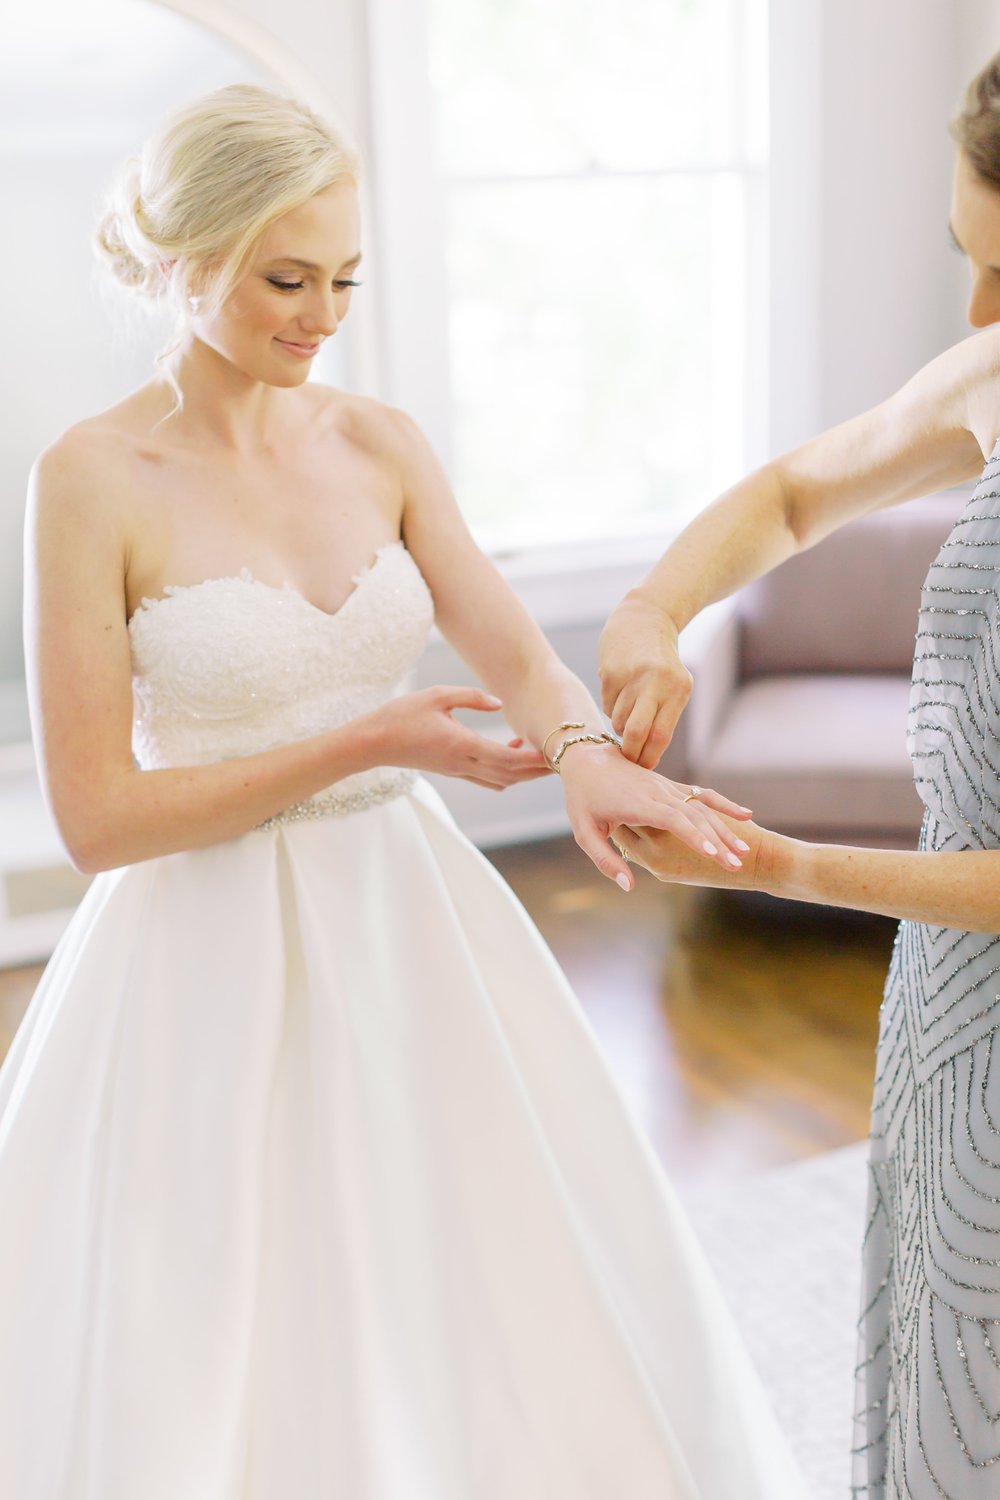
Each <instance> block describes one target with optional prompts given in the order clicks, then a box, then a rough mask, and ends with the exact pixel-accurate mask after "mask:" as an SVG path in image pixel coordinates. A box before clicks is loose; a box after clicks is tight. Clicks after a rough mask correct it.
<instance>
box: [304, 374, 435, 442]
mask: <svg viewBox="0 0 1000 1500" xmlns="http://www.w3.org/2000/svg"><path fill="white" fill-rule="evenodd" d="M304 390H305V391H309V393H310V398H311V399H312V401H313V402H314V404H315V411H316V414H317V416H318V418H319V420H320V421H321V422H323V423H324V424H328V426H329V428H330V430H334V431H336V433H337V434H338V435H339V436H340V437H341V438H345V439H347V441H348V442H351V443H353V444H354V445H355V446H356V447H358V448H361V449H364V450H365V451H366V452H367V453H369V454H371V455H372V456H373V457H384V458H394V457H396V456H398V453H399V450H400V446H401V445H404V446H405V444H406V442H407V440H408V439H409V438H410V437H411V435H412V434H413V433H415V432H416V431H417V428H416V424H415V423H414V422H413V420H412V418H410V417H408V416H407V415H406V413H405V412H402V411H400V410H399V409H398V407H395V406H389V405H387V403H386V402H384V401H377V400H376V399H375V398H374V397H373V396H357V395H355V394H354V393H353V392H351V391H341V390H336V389H335V388H334V387H332V386H322V385H310V386H307V387H304Z"/></svg>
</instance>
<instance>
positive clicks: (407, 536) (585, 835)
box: [368, 405, 749, 889]
mask: <svg viewBox="0 0 1000 1500" xmlns="http://www.w3.org/2000/svg"><path fill="white" fill-rule="evenodd" d="M368 419H369V421H371V422H372V423H373V424H374V425H375V427H376V428H377V430H376V431H373V432H372V433H370V435H369V438H370V441H371V442H372V444H373V446H375V447H377V448H378V449H379V450H380V451H381V452H382V453H384V454H387V455H389V456H391V458H392V459H393V461H394V462H395V464H396V465H397V467H398V471H399V474H400V481H401V486H402V492H403V499H404V508H403V536H404V540H405V542H406V545H407V547H408V549H409V551H410V552H411V553H412V555H413V557H414V559H415V561H416V562H417V564H418V566H419V567H420V570H421V572H422V573H423V575H424V577H425V579H426V580H427V582H428V584H429V586H430V589H431V593H432V594H433V596H434V607H435V616H436V619H437V623H438V625H439V627H440V629H441V631H442V633H443V634H444V635H445V636H446V638H447V639H448V640H449V641H450V642H451V643H452V645H454V647H455V649H456V650H457V651H458V653H459V654H460V655H461V656H462V657H463V659H464V660H465V661H466V662H467V663H468V664H469V666H470V667H471V668H472V670H473V672H474V673H475V674H476V676H477V677H478V679H479V680H480V682H482V683H483V684H484V686H485V687H486V688H487V689H488V690H489V691H490V692H491V693H494V694H495V695H496V696H497V697H498V698H499V699H501V701H502V702H503V705H504V713H505V716H506V719H507V721H508V723H509V724H510V725H511V727H512V728H513V729H514V731H515V732H516V733H517V734H518V735H520V736H521V737H522V738H523V739H525V740H527V741H528V742H530V743H531V744H532V745H534V746H535V747H537V748H538V749H541V748H542V747H543V745H544V744H545V741H546V738H547V736H549V733H550V731H552V730H556V729H557V728H558V726H559V725H561V724H582V725H583V726H585V729H586V730H589V731H592V732H600V731H601V729H602V728H603V720H602V718H601V714H600V711H599V709H598V707H597V704H596V703H595V702H594V699H593V697H592V695H591V694H590V693H589V692H588V690H587V688H586V687H585V686H584V684H583V683H582V682H581V681H580V679H579V678H578V677H576V676H575V675H574V674H573V673H572V672H571V671H570V670H569V668H568V667H566V666H565V665H564V664H563V662H561V661H560V659H559V658H558V656H557V655H556V654H555V652H554V651H553V649H552V647H551V646H550V645H549V643H548V641H547V640H546V639H545V636H544V635H543V634H542V632H541V630H540V629H539V628H538V626H537V625H536V623H535V622H534V620H532V618H531V616H530V615H529V614H528V612H527V611H526V610H525V609H524V607H523V606H522V604H521V603H520V601H519V600H518V598H517V596H516V595H515V594H514V592H513V590H512V589H511V588H510V586H509V585H508V584H507V583H506V581H505V580H504V579H503V578H502V577H501V576H500V574H499V572H498V571H497V569H496V568H495V567H494V566H493V564H492V562H491V561H490V560H489V559H488V558H487V557H485V556H484V555H483V553H482V552H481V551H480V550H479V548H478V547H477V546H476V543H475V541H474V540H473V538H472V536H471V535H470V533H469V530H468V527H467V526H466V524H465V522H464V520H463V518H462V516H461V513H460V511H459V509H458V506H457V504H456V502H455V498H454V496H453V494H452V492H451V488H450V485H449V484H448V481H447V478H446V477H445V475H444V472H443V470H442V469H441V466H440V465H439V463H438V462H437V459H436V458H435V456H434V454H433V452H432V450H431V448H430V445H429V444H428V443H427V441H426V439H425V438H424V436H423V434H422V433H421V432H420V430H419V429H418V428H417V427H416V425H415V424H414V423H413V422H412V421H410V419H409V418H408V417H406V416H405V415H403V413H401V412H397V411H393V410H391V409H390V408H387V407H375V406H374V405H373V406H372V407H370V408H369V417H368ZM572 732H573V731H568V732H566V733H563V734H554V735H552V737H551V738H550V739H549V742H548V751H549V754H553V753H556V752H557V751H558V747H559V745H560V742H561V740H562V739H565V738H566V737H567V735H568V734H569V733H572ZM559 769H560V772H561V774H562V778H563V785H564V791H565V794H566V805H567V811H568V813H569V817H570V822H571V824H572V827H573V832H574V834H575V835H576V838H577V842H578V843H579V844H580V846H581V848H583V849H584V851H585V852H586V853H587V854H588V855H589V857H590V858H591V859H592V860H593V862H594V864H595V865H596V866H597V867H598V869H599V870H600V871H601V873H602V874H604V875H606V876H608V877H609V878H611V879H617V880H618V881H619V884H621V885H623V886H624V887H625V888H626V889H630V888H631V885H632V878H631V876H630V875H629V873H628V870H627V868H626V866H625V864H624V862H623V861H622V860H621V859H620V858H619V857H618V855H617V854H616V853H615V851H614V850H613V849H612V848H611V847H610V846H609V844H608V842H607V835H608V831H609V828H610V827H612V826H615V825H617V824H618V823H622V822H637V821H642V822H646V823H649V824H650V825H652V826H655V827H660V828H669V829H670V831H671V832H672V833H674V834H675V835H676V836H677V837H678V838H681V839H683V840H685V841H686V842H687V843H688V844H690V846H691V847H692V848H693V849H695V850H697V851H698V858H700V859H702V860H708V859H714V860H716V861H717V863H718V864H719V865H720V866H721V867H722V868H724V869H730V868H733V867H734V866H738V864H739V857H740V856H739V851H741V850H742V847H743V845H742V840H741V839H740V838H739V835H738V834H736V833H734V832H733V831H732V830H731V829H730V828H729V827H728V826H727V824H726V822H725V821H724V819H723V818H721V817H720V816H719V812H720V811H724V812H727V813H729V814H730V815H731V816H735V817H741V816H749V813H748V812H747V810H746V809H742V808H740V807H739V806H738V805H737V804H735V803H733V802H730V801H729V799H728V798H725V797H722V796H720V795H718V794H716V793H714V792H710V791H709V792H707V793H705V794H704V795H703V796H702V798H701V799H700V800H699V801H691V800H690V799H688V788H687V787H686V786H684V787H678V786H677V784H676V783H674V782H672V781H668V780H666V779H665V778H664V777H662V776H656V775H653V774H651V773H649V772H645V771H643V770H641V768H640V767H638V766H634V765H632V764H631V762H629V761H627V760H626V759H625V757H624V756H623V755H622V754H621V753H620V751H619V750H618V749H617V748H616V747H614V746H613V745H608V744H602V745H595V744H589V743H578V744H574V745H571V746H570V747H569V748H568V749H567V751H566V753H565V755H564V756H563V758H562V760H561V764H560V768H559ZM626 807H628V808H630V809H632V812H631V814H630V815H628V816H625V815H624V809H625V808H626Z"/></svg>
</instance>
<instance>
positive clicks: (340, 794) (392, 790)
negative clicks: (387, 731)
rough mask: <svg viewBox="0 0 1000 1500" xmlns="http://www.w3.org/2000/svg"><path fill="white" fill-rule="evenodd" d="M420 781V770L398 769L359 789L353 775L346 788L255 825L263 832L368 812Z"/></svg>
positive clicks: (290, 808) (393, 769)
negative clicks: (319, 819)
mask: <svg viewBox="0 0 1000 1500" xmlns="http://www.w3.org/2000/svg"><path fill="white" fill-rule="evenodd" d="M416 779H417V773H416V771H411V770H408V769H402V768H399V767H395V766H393V767H390V768H388V770H387V772H386V773H385V774H383V775H380V776H378V777H377V778H376V779H375V780H373V781H372V782H370V784H369V785H367V786H363V787H358V786H357V778H356V777H354V776H351V777H348V778H347V781H345V783H344V785H343V786H342V787H338V786H332V787H330V788H329V789H328V790H327V791H325V792H317V793H316V796H315V797H310V798H309V799H308V801H306V802H296V803H294V804H293V805H292V806H291V807H286V808H285V809H284V811H283V812H280V813H275V815H274V817H273V818H265V819H264V822H263V823H258V824H256V825H255V826H256V829H257V830H258V831H259V830H261V829H267V828H281V827H282V826H283V825H284V824H286V823H303V822H305V821H306V820H307V819H312V818H340V817H344V815H345V814H347V813H355V812H364V811H365V809H366V808H369V807H378V805H379V804H380V803H382V802H392V801H393V799H394V798H396V797H400V796H402V794H403V793H404V792H408V791H409V790H410V788H411V787H412V786H413V784H414V782H415V781H416ZM350 782H353V783H354V787H353V788H350V789H349V788H348V783H350Z"/></svg>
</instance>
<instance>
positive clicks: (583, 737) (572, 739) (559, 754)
mask: <svg viewBox="0 0 1000 1500" xmlns="http://www.w3.org/2000/svg"><path fill="white" fill-rule="evenodd" d="M570 745H614V746H616V747H617V749H619V750H620V749H621V747H622V742H621V740H620V739H618V737H617V735H614V734H608V733H607V732H606V731H602V733H601V734H571V735H570V736H569V738H568V739H565V740H563V742H562V744H561V745H560V746H559V749H558V750H557V751H556V753H555V755H553V757H552V759H551V761H550V762H549V764H550V765H551V767H552V769H553V771H555V772H556V773H557V775H560V776H561V775H562V772H561V771H560V770H559V762H560V761H561V760H562V758H563V756H564V755H565V754H566V751H567V750H568V749H569V747H570Z"/></svg>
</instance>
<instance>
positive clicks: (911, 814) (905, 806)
mask: <svg viewBox="0 0 1000 1500" xmlns="http://www.w3.org/2000/svg"><path fill="white" fill-rule="evenodd" d="M908 700H909V678H908V677H905V676H902V675H890V674H882V675H862V676H857V675H850V676H849V675H837V674H828V675H825V676H823V675H818V674H817V675H812V674H810V675H803V676H798V675H788V676H781V677H765V678H758V679H757V680H755V681H753V682H750V683H747V684H745V685H744V686H743V687H742V688H740V689H739V690H738V691H737V692H736V693H735V695H734V696H733V698H732V700H731V702H730V705H729V708H728V710H727V711H726V713H725V715H724V717H723V719H722V721H721V723H720V724H719V727H718V731H717V733H716V735H715V737H714V739H713V741H712V742H711V744H710V746H709V747H708V748H707V749H706V750H705V751H704V752H703V753H702V754H701V755H700V756H698V757H697V760H696V762H695V763H694V764H693V766H692V775H693V778H694V779H695V780H696V781H698V782H699V783H701V784H702V785H705V786H713V787H715V788H717V790H719V791H721V792H725V793H726V794H727V795H728V796H730V797H734V798H736V800H737V801H740V802H744V803H746V804H747V806H749V807H752V808H753V810H754V816H755V818H756V819H757V821H758V822H760V823H762V824H763V825H764V826H765V827H773V828H777V829H781V830H786V831H788V832H790V833H791V832H797V831H798V832H804V833H809V834H817V835H822V834H823V833H824V832H826V831H836V833H837V836H838V839H839V840H840V841H841V842H850V831H851V829H853V828H857V829H859V830H865V829H867V830H884V831H885V832H887V833H892V834H894V835H895V837H896V838H897V839H899V838H902V839H905V840H906V841H910V840H911V839H915V838H916V835H917V832H918V831H919V828H920V819H921V815H922V807H921V804H920V799H919V798H918V796H917V793H916V791H915V789H914V786H913V771H912V767H911V765H910V760H909V756H908V755H907V751H906V740H905V732H906V709H907V704H908Z"/></svg>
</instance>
